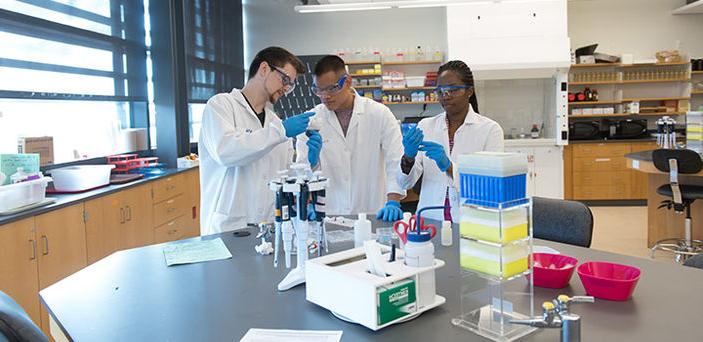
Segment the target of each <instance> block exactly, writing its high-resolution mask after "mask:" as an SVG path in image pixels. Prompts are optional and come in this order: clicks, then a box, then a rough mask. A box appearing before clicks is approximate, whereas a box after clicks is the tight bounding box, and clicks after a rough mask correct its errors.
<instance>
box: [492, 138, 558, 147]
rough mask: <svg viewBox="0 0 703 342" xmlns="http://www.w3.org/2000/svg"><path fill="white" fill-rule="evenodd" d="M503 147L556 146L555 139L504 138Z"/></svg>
mask: <svg viewBox="0 0 703 342" xmlns="http://www.w3.org/2000/svg"><path fill="white" fill-rule="evenodd" d="M504 142H505V147H542V146H556V144H557V141H556V139H548V138H542V139H505V140H504Z"/></svg>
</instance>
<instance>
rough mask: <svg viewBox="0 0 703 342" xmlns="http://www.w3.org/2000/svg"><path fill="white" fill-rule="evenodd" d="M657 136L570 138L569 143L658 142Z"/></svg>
mask: <svg viewBox="0 0 703 342" xmlns="http://www.w3.org/2000/svg"><path fill="white" fill-rule="evenodd" d="M656 141H657V138H641V139H597V140H569V145H574V144H603V143H604V144H607V143H635V142H656Z"/></svg>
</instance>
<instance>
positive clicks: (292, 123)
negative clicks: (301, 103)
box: [283, 112, 315, 138]
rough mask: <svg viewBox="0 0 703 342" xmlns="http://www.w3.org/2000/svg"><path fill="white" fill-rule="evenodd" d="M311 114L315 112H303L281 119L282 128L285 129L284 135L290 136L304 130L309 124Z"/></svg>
mask: <svg viewBox="0 0 703 342" xmlns="http://www.w3.org/2000/svg"><path fill="white" fill-rule="evenodd" d="M313 115H315V112H305V113H303V114H298V115H295V116H291V117H289V118H288V119H285V120H283V128H284V129H285V130H286V136H287V137H289V138H292V137H294V136H296V135H298V134H300V133H303V132H305V130H306V129H308V125H309V124H310V117H311V116H313Z"/></svg>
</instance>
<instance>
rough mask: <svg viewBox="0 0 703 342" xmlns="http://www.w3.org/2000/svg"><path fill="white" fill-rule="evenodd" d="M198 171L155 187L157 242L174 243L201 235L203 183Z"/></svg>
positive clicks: (173, 178)
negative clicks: (201, 194)
mask: <svg viewBox="0 0 703 342" xmlns="http://www.w3.org/2000/svg"><path fill="white" fill-rule="evenodd" d="M198 177H199V174H198V172H197V171H187V172H184V173H181V174H178V175H174V176H172V177H168V178H165V179H163V180H160V181H157V182H154V184H153V188H152V208H153V213H154V214H153V216H154V220H153V227H154V229H153V234H154V240H155V242H167V241H174V240H179V239H184V238H189V237H194V236H198V235H200V223H199V217H198V215H197V213H198V208H199V206H200V203H199V201H200V180H199V178H198Z"/></svg>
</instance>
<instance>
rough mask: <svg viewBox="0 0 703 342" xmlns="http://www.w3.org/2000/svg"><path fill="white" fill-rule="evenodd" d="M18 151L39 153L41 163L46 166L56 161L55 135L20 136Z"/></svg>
mask: <svg viewBox="0 0 703 342" xmlns="http://www.w3.org/2000/svg"><path fill="white" fill-rule="evenodd" d="M17 153H38V154H39V165H40V166H46V165H51V164H53V163H54V138H53V137H49V136H46V137H19V138H18V139H17Z"/></svg>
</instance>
